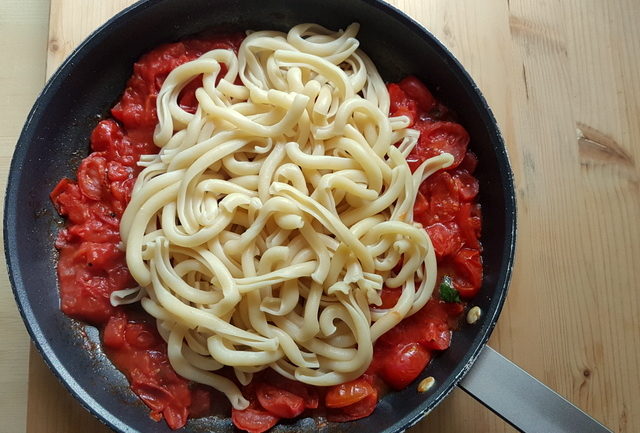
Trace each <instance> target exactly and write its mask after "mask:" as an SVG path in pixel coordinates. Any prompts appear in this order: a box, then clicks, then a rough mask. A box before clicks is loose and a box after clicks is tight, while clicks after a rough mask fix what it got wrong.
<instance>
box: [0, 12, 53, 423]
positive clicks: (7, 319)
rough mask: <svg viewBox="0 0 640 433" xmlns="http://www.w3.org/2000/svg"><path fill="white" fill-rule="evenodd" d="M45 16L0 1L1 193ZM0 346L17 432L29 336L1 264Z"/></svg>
mask: <svg viewBox="0 0 640 433" xmlns="http://www.w3.org/2000/svg"><path fill="white" fill-rule="evenodd" d="M48 12H49V6H48V4H47V3H45V2H42V1H39V0H25V1H20V0H4V1H2V2H0V53H2V58H3V60H2V68H0V90H1V92H0V93H1V94H2V97H1V98H0V173H1V176H0V190H1V191H4V190H5V188H6V177H7V173H8V172H9V164H10V162H11V155H12V153H13V148H14V146H15V143H16V140H17V137H18V134H19V133H20V128H21V127H22V124H23V123H24V120H25V118H26V116H27V113H28V112H29V109H30V107H31V105H32V104H33V101H34V100H35V98H36V96H37V94H38V92H39V91H40V89H41V88H42V84H43V83H44V78H45V74H44V68H45V58H44V56H43V53H44V49H45V45H46V40H47V21H48ZM2 212H3V210H0V216H2ZM1 248H2V249H4V244H3V245H2V247H1ZM0 341H1V342H2V344H1V345H0V372H2V373H1V374H0V390H2V393H0V419H2V427H0V431H6V432H22V431H24V430H25V423H26V415H27V362H26V360H27V357H28V353H29V352H28V351H29V337H28V335H27V332H26V330H25V328H24V325H23V324H22V319H20V316H19V314H18V310H17V308H16V304H15V302H14V300H13V294H12V292H11V288H10V286H9V279H8V277H7V272H6V269H5V264H4V261H3V263H2V265H0Z"/></svg>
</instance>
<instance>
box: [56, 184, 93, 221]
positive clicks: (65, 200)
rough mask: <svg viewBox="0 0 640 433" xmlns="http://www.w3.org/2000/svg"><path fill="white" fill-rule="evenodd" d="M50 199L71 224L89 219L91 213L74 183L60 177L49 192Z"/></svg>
mask: <svg viewBox="0 0 640 433" xmlns="http://www.w3.org/2000/svg"><path fill="white" fill-rule="evenodd" d="M51 200H52V201H53V204H54V205H55V207H56V210H57V211H58V213H59V214H60V215H62V216H66V217H67V218H68V219H69V222H70V223H71V224H82V223H83V222H85V221H86V220H88V219H89V217H90V215H91V213H90V212H89V206H88V204H87V203H86V198H85V197H84V196H83V195H82V192H81V191H80V188H79V187H78V185H77V184H76V183H74V182H73V181H72V180H69V179H66V178H65V179H62V180H61V181H60V182H58V185H56V187H55V188H54V189H53V191H52V192H51Z"/></svg>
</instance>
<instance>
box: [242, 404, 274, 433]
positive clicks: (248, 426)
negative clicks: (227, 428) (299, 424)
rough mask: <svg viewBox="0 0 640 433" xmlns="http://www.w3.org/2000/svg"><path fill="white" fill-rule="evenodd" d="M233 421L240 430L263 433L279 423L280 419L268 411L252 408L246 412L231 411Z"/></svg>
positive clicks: (245, 410)
mask: <svg viewBox="0 0 640 433" xmlns="http://www.w3.org/2000/svg"><path fill="white" fill-rule="evenodd" d="M231 420H232V421H233V425H235V426H236V427H237V428H239V429H240V430H244V431H247V432H249V433H263V432H265V431H267V430H269V429H270V428H271V427H273V426H274V425H276V424H277V423H278V420H279V418H278V417H277V416H275V415H272V414H270V413H269V412H267V411H266V410H261V409H255V408H252V407H251V406H250V407H248V408H246V409H244V410H237V409H231Z"/></svg>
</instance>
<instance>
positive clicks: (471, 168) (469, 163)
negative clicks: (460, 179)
mask: <svg viewBox="0 0 640 433" xmlns="http://www.w3.org/2000/svg"><path fill="white" fill-rule="evenodd" d="M477 166H478V157H477V156H476V154H475V153H473V152H471V151H470V150H467V153H466V154H465V155H464V158H463V159H462V162H461V163H460V165H459V166H458V168H459V169H461V170H467V171H468V172H469V173H471V174H473V173H474V172H475V171H476V167H477Z"/></svg>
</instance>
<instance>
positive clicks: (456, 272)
mask: <svg viewBox="0 0 640 433" xmlns="http://www.w3.org/2000/svg"><path fill="white" fill-rule="evenodd" d="M242 38H243V35H242V34H228V35H218V36H215V37H208V38H200V39H190V40H185V41H182V42H178V43H173V44H166V45H162V46H160V47H158V48H156V49H154V50H152V51H150V52H149V53H147V54H145V55H144V56H142V58H141V59H140V60H139V61H138V62H137V63H136V64H135V65H134V73H133V75H132V77H131V78H130V79H129V81H128V82H127V88H126V90H125V92H124V94H123V96H122V98H121V99H120V101H119V102H118V103H117V104H116V105H115V106H114V107H113V108H112V110H111V116H112V118H109V119H105V120H102V121H100V122H99V123H98V125H97V126H96V127H95V129H94V130H93V132H92V134H91V139H90V144H91V150H92V152H91V154H90V155H89V156H87V157H86V158H85V159H84V160H83V161H82V162H81V164H80V166H79V168H78V171H77V181H73V180H71V179H67V178H65V179H62V180H61V181H60V182H59V183H58V185H57V186H56V187H55V188H54V190H53V191H52V192H51V199H52V201H53V203H54V205H55V206H56V209H57V210H58V212H59V213H60V214H61V215H62V216H64V217H66V219H67V225H66V227H65V228H63V229H62V230H60V232H59V233H58V237H57V239H56V244H55V245H56V248H57V249H58V250H59V252H60V258H59V260H58V267H57V271H58V281H59V288H60V300H61V302H60V304H61V309H62V311H63V312H64V313H65V314H67V315H69V316H70V317H73V318H75V319H78V320H82V321H84V322H87V323H90V324H92V325H94V326H96V327H98V328H99V329H101V334H102V340H103V348H104V350H105V352H106V353H107V355H108V356H109V358H110V359H111V360H112V361H113V363H114V364H115V365H116V367H117V368H118V369H120V370H121V371H122V372H123V373H124V374H125V375H126V377H127V379H128V381H129V383H130V385H131V389H132V390H133V392H135V393H136V394H137V395H138V396H139V397H140V399H141V400H142V401H143V402H144V403H145V404H146V405H147V406H148V407H149V408H150V409H151V414H150V416H151V418H153V419H155V420H157V421H159V420H161V419H162V418H164V419H165V420H166V422H167V424H168V425H169V427H171V428H172V429H178V428H181V427H182V426H184V425H185V424H186V422H187V420H188V419H189V418H196V417H201V416H206V415H209V414H210V413H211V410H212V404H213V403H212V396H213V395H214V394H213V392H212V390H211V389H210V388H208V387H206V386H202V385H196V384H193V383H190V382H189V381H187V380H185V379H184V378H182V377H180V376H179V375H177V374H176V373H175V371H174V370H173V368H172V367H171V365H170V363H169V360H168V356H167V345H166V343H165V342H164V340H163V339H162V338H161V337H160V335H159V334H158V332H157V330H156V327H155V322H154V319H153V318H151V317H150V316H149V315H148V314H146V313H145V312H144V311H143V310H142V309H140V308H139V307H134V306H120V307H113V306H112V305H111V303H110V295H111V293H112V292H114V291H116V290H121V289H125V288H128V287H135V285H136V283H135V281H134V280H133V278H132V277H131V275H130V274H129V271H128V270H127V267H126V264H125V255H124V252H123V251H122V249H121V239H120V234H119V224H120V219H121V217H122V213H123V212H124V209H125V208H126V206H127V204H128V202H129V200H130V198H131V190H132V187H133V184H134V182H135V179H136V177H137V175H138V173H139V172H140V168H139V167H138V166H137V165H136V163H137V161H138V160H139V158H140V155H143V154H151V153H156V152H157V151H158V149H157V148H156V146H155V145H154V144H153V130H154V128H155V125H156V123H157V115H156V97H157V94H158V91H159V89H160V87H161V86H162V83H163V81H164V79H165V78H166V77H167V75H168V74H169V72H170V71H171V70H173V69H174V68H175V67H177V66H179V65H181V64H183V63H185V62H188V61H190V60H193V59H195V58H197V57H199V56H200V55H202V54H203V53H205V52H207V51H209V50H212V49H215V48H223V49H233V50H235V51H237V49H238V47H239V45H240V43H241V41H242ZM223 72H224V71H223ZM198 85H199V83H198V80H194V82H193V83H190V84H189V85H187V86H186V87H185V89H184V90H183V92H182V94H181V95H180V97H179V103H180V105H181V106H182V107H183V108H184V109H185V110H187V111H190V112H194V110H195V104H196V100H195V96H194V91H195V89H196V88H197V87H198ZM388 89H389V94H390V96H391V108H390V115H392V116H397V115H406V116H408V117H409V119H410V122H411V127H412V128H414V129H417V130H419V131H420V132H421V135H420V138H419V142H418V144H417V146H416V147H415V149H414V150H413V151H412V152H411V153H410V154H409V156H408V158H407V161H408V163H409V166H410V167H411V169H412V170H415V169H416V168H417V167H418V166H419V165H420V164H421V163H422V162H423V161H424V160H426V159H427V158H430V157H432V156H436V155H438V154H439V153H442V152H448V153H450V154H451V155H453V157H454V162H453V165H452V166H451V167H449V168H447V169H445V170H441V171H440V172H438V173H436V174H434V175H433V176H431V177H430V178H429V179H427V180H426V181H425V182H424V183H423V184H422V185H421V187H420V192H419V194H418V197H417V200H416V204H415V208H414V220H415V221H417V222H419V223H421V224H422V225H423V226H424V228H425V230H427V232H428V233H429V235H430V237H431V240H432V243H433V245H434V249H435V252H436V257H437V260H438V268H439V278H441V277H442V276H443V275H445V274H446V275H448V276H450V277H451V279H452V282H453V286H454V287H455V289H456V290H457V291H458V293H459V294H460V296H461V297H462V298H463V299H469V298H471V297H473V296H474V295H475V294H476V293H477V291H478V290H479V288H480V286H481V283H482V258H481V244H480V241H479V236H480V228H481V219H480V205H479V204H478V203H477V201H476V196H477V194H478V181H477V180H476V179H475V177H474V176H473V172H474V170H475V168H476V165H477V159H476V157H475V155H474V154H473V153H471V152H470V151H468V150H467V145H468V142H469V135H468V134H467V132H466V131H465V129H464V128H463V127H462V126H461V125H460V124H459V123H457V122H456V121H455V116H454V114H453V113H452V112H450V111H449V110H448V109H447V108H446V107H445V106H444V105H442V104H441V103H440V102H439V101H437V100H436V98H434V96H433V95H432V94H431V92H429V90H428V89H427V87H426V86H425V85H424V84H423V83H422V82H420V81H419V80H418V79H416V78H415V77H407V78H405V79H404V80H402V81H401V82H400V83H397V84H389V86H388ZM437 292H438V291H437V289H436V291H434V295H433V297H432V299H431V300H430V301H429V302H428V304H427V305H426V306H425V307H424V308H423V309H422V310H421V311H419V312H418V313H416V314H415V315H413V316H411V317H409V318H407V319H405V320H403V321H402V322H401V323H400V324H399V325H398V326H396V327H395V328H393V329H392V330H390V331H389V332H387V333H386V334H384V335H383V336H382V337H380V338H379V340H378V341H377V342H376V344H375V347H374V359H373V362H372V363H371V366H370V367H369V369H368V370H367V372H366V373H365V374H364V375H363V376H362V377H360V378H358V379H356V380H353V381H351V382H347V383H345V384H342V385H338V386H333V387H328V388H315V387H312V386H307V385H304V384H302V383H299V382H295V381H291V380H288V379H286V378H283V377H282V376H279V375H278V374H276V373H274V372H272V371H265V372H262V373H260V374H257V375H256V376H255V377H254V380H253V381H252V383H250V384H249V385H248V386H245V387H243V395H244V396H245V397H246V398H247V399H248V400H249V401H250V406H249V408H247V409H245V410H242V411H239V410H232V413H231V417H232V420H233V423H234V424H235V425H236V427H238V428H240V429H242V430H246V431H249V432H252V433H258V432H263V431H266V430H268V429H269V428H271V427H273V426H274V425H275V424H277V422H278V421H279V419H281V418H295V417H297V416H300V415H301V414H303V413H309V411H314V413H315V414H321V415H324V416H326V418H327V419H328V420H329V421H337V422H344V421H350V420H355V419H359V418H363V417H366V416H368V415H370V414H371V413H372V412H373V410H374V409H375V407H376V405H377V402H378V399H379V397H380V394H381V393H382V391H383V389H384V388H386V387H391V388H393V389H402V388H404V387H406V386H408V385H409V384H410V383H411V382H412V381H413V380H415V379H416V378H417V377H418V375H419V374H420V373H421V372H422V370H423V369H424V368H425V367H426V366H427V365H428V363H429V362H430V360H431V359H432V357H433V356H434V355H435V354H436V353H437V352H438V351H441V350H445V349H446V348H448V347H449V344H450V342H451V335H452V330H453V329H454V328H455V327H456V323H457V319H458V318H459V317H460V315H461V314H462V312H463V311H464V308H465V306H464V303H463V302H445V301H444V300H441V299H440V298H439V294H438V293H437ZM399 296H400V290H399V289H395V290H394V289H389V288H385V289H384V290H383V292H382V300H383V304H382V306H380V308H386V307H389V306H392V305H393V304H394V303H395V301H397V299H398V297H399Z"/></svg>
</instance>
